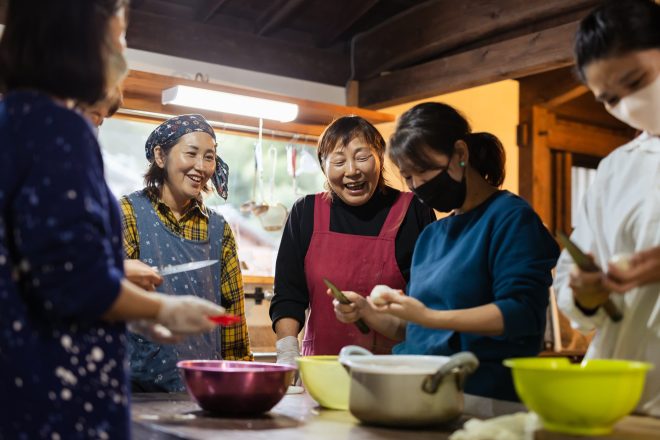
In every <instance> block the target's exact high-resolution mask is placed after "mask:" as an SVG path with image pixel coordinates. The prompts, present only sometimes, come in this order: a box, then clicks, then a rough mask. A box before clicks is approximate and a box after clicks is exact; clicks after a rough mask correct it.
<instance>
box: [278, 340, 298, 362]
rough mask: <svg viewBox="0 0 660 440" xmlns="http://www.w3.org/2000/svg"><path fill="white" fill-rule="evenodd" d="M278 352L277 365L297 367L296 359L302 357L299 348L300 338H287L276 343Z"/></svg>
mask: <svg viewBox="0 0 660 440" xmlns="http://www.w3.org/2000/svg"><path fill="white" fill-rule="evenodd" d="M275 350H277V363H278V364H284V365H291V366H294V367H296V358H297V357H299V356H300V349H299V348H298V338H296V337H295V336H285V337H284V338H282V339H279V340H277V342H275Z"/></svg>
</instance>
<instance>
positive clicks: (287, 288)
mask: <svg viewBox="0 0 660 440" xmlns="http://www.w3.org/2000/svg"><path fill="white" fill-rule="evenodd" d="M398 194H399V191H397V190H395V189H392V188H389V187H387V188H386V189H385V191H384V192H381V191H376V192H375V193H374V195H373V196H372V197H371V199H370V200H369V201H368V202H367V203H365V204H364V205H361V206H350V205H347V204H346V203H344V202H343V201H342V200H341V199H340V198H339V197H336V196H335V197H334V198H333V200H332V206H331V207H330V230H331V231H332V232H338V233H342V234H354V235H365V236H370V237H373V236H377V235H378V234H379V232H380V230H381V228H382V227H383V224H384V223H385V219H386V218H387V214H388V213H389V212H390V208H391V207H392V204H393V203H394V201H395V200H396V196H397V195H398ZM314 198H315V195H314V194H310V195H307V196H305V197H303V198H301V199H299V200H298V201H297V202H296V203H295V204H294V205H293V208H292V209H291V214H290V215H289V219H288V220H287V223H286V226H285V228H284V232H283V234H282V241H281V242H280V249H279V251H278V253H277V262H276V265H275V297H274V298H273V300H272V302H271V304H270V318H271V320H272V321H273V328H274V326H275V322H277V320H278V319H280V318H294V319H296V320H297V321H298V322H299V323H300V328H302V327H303V325H304V322H305V309H307V307H308V305H309V293H308V291H307V281H306V279H305V255H307V249H309V244H310V242H311V240H312V233H313V232H314ZM434 221H435V214H434V213H433V210H432V209H430V208H428V207H427V206H425V205H423V204H422V203H421V202H420V201H419V200H418V199H417V197H414V198H413V199H412V201H411V202H410V207H409V208H408V212H407V213H406V216H405V218H404V219H403V222H402V223H401V226H400V227H399V231H398V233H397V236H396V240H395V242H394V247H395V250H394V254H395V258H396V262H397V264H398V265H399V269H400V270H401V273H402V274H403V277H404V278H405V280H406V282H407V281H408V279H409V276H410V264H411V261H412V254H413V250H414V248H415V241H416V240H417V236H418V235H419V234H420V232H422V229H424V227H425V226H426V225H428V224H429V223H432V222H434Z"/></svg>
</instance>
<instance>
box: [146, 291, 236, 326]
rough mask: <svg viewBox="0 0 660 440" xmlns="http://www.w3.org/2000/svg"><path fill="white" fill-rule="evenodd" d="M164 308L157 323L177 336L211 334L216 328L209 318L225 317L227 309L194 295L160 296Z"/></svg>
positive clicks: (157, 318) (160, 311)
mask: <svg viewBox="0 0 660 440" xmlns="http://www.w3.org/2000/svg"><path fill="white" fill-rule="evenodd" d="M158 296H159V297H160V300H161V303H162V306H161V307H160V310H159V311H158V316H156V322H157V323H159V324H162V325H164V326H165V327H167V328H168V329H169V330H170V331H171V332H172V333H174V334H176V335H194V334H199V333H205V332H210V331H211V330H213V329H214V328H215V327H216V324H214V323H213V322H212V321H211V320H209V318H208V317H209V316H216V315H224V313H225V309H224V308H223V307H220V306H219V305H217V304H214V303H212V302H210V301H207V300H205V299H202V298H198V297H196V296H193V295H184V296H173V295H163V294H159V295H158Z"/></svg>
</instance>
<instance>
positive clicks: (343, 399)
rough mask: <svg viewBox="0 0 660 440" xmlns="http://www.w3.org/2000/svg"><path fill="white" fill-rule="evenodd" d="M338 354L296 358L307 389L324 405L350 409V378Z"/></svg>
mask: <svg viewBox="0 0 660 440" xmlns="http://www.w3.org/2000/svg"><path fill="white" fill-rule="evenodd" d="M338 358H339V357H338V356H304V357H299V358H297V359H296V361H297V362H298V371H299V372H300V378H301V379H302V381H303V385H305V389H306V390H307V392H308V393H309V394H310V395H311V396H312V398H313V399H314V400H316V401H317V402H318V403H319V404H320V405H321V406H322V407H324V408H330V409H340V410H347V409H348V390H349V385H350V378H349V376H348V373H347V372H346V370H344V367H342V365H341V364H340V363H339V360H338Z"/></svg>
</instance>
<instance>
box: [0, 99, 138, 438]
mask: <svg viewBox="0 0 660 440" xmlns="http://www.w3.org/2000/svg"><path fill="white" fill-rule="evenodd" d="M0 210H1V215H0V401H1V402H2V404H1V405H0V406H1V407H2V410H1V411H0V439H28V438H29V439H33V438H34V439H36V438H47V439H77V438H100V439H103V438H121V439H124V438H129V435H130V433H129V413H128V388H127V379H126V360H125V343H126V335H125V330H126V329H125V325H124V324H123V323H117V324H109V323H107V322H105V321H102V320H101V319H100V317H101V315H103V314H104V313H105V312H106V311H107V310H108V308H109V307H110V305H111V304H112V303H113V302H114V301H115V299H116V298H117V295H118V294H119V289H120V281H121V279H122V278H123V269H122V264H123V263H122V247H121V228H120V215H119V210H118V206H117V204H116V201H115V198H114V197H113V195H112V194H111V192H110V190H109V189H108V186H107V185H106V183H105V179H104V176H103V161H102V158H101V152H100V149H99V145H98V142H97V140H96V138H95V136H94V134H93V132H92V130H91V127H90V125H89V124H88V123H87V122H86V120H85V119H83V118H82V117H81V116H80V115H78V114H77V113H76V112H74V111H71V110H68V109H66V108H65V107H62V106H60V105H59V104H57V103H56V102H55V101H53V100H52V99H50V98H49V97H47V96H45V95H41V94H38V93H36V92H10V93H9V94H7V95H6V96H5V98H4V100H2V101H0Z"/></svg>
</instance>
